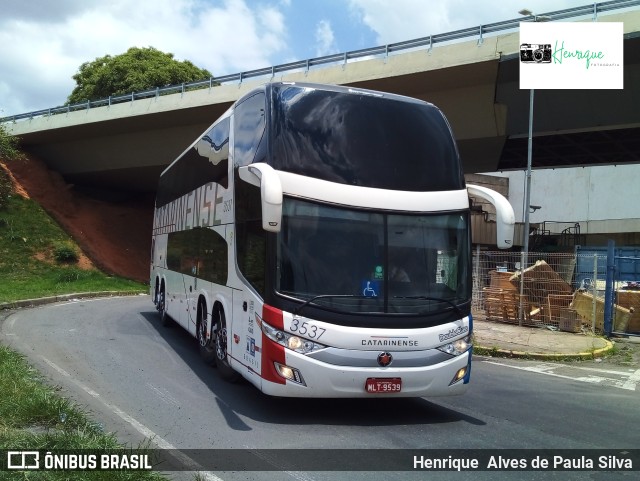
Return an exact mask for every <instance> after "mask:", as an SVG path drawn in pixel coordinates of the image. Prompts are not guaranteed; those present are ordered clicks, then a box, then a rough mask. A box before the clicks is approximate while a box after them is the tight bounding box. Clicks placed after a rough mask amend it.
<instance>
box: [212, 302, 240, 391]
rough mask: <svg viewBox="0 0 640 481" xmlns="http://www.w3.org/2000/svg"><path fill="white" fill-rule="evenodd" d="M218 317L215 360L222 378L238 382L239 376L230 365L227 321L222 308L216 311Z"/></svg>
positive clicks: (216, 319) (216, 321) (216, 320)
mask: <svg viewBox="0 0 640 481" xmlns="http://www.w3.org/2000/svg"><path fill="white" fill-rule="evenodd" d="M214 314H215V316H216V318H215V319H214V320H215V323H216V337H215V358H216V359H215V360H216V366H217V368H218V372H219V373H220V377H222V379H224V380H225V381H229V382H237V381H238V380H239V379H240V376H239V374H238V373H237V372H236V371H234V369H233V368H232V367H231V366H230V365H229V360H228V357H227V356H228V353H227V321H226V319H225V315H224V311H223V310H222V308H217V309H214Z"/></svg>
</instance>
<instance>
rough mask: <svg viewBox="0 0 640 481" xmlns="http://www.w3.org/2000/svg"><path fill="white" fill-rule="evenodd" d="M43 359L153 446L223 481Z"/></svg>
mask: <svg viewBox="0 0 640 481" xmlns="http://www.w3.org/2000/svg"><path fill="white" fill-rule="evenodd" d="M41 357H42V359H43V360H44V362H46V363H47V364H48V365H49V366H51V367H52V368H53V369H55V370H56V371H57V372H59V373H60V374H62V375H63V376H65V377H68V378H70V379H71V381H73V382H74V383H75V384H76V385H77V386H78V387H80V389H82V390H83V391H85V392H86V393H88V394H90V395H91V396H93V397H95V398H96V399H97V400H98V401H99V402H100V403H102V404H103V405H104V406H105V407H106V408H107V409H109V410H110V411H111V412H112V413H114V414H115V415H116V416H118V417H119V418H120V419H122V420H123V421H125V422H127V423H128V424H129V425H131V426H132V427H133V428H134V429H135V430H136V431H138V432H139V433H140V434H142V435H143V436H144V437H145V438H148V439H149V440H150V441H151V442H152V443H153V444H155V445H156V446H158V447H159V448H160V449H167V450H171V451H172V453H171V455H172V456H174V457H176V458H178V459H179V460H180V462H181V463H182V464H184V465H185V466H187V467H188V468H189V469H191V470H192V471H198V472H199V473H200V476H201V477H202V478H203V479H206V480H207V481H223V480H222V478H219V477H218V476H216V475H215V474H213V473H210V472H206V471H204V469H203V468H202V466H200V465H199V464H198V463H197V462H195V461H194V460H193V459H191V458H190V457H189V456H187V455H186V454H182V453H181V452H180V451H179V450H178V448H177V447H175V446H174V445H173V444H171V443H170V442H169V441H167V440H166V439H164V438H162V437H160V436H158V435H157V434H156V433H155V432H153V431H152V430H151V429H149V428H148V427H146V426H145V425H144V424H142V423H141V422H140V421H138V420H137V419H135V418H134V417H132V416H130V415H129V414H127V413H126V412H124V411H123V410H122V409H120V408H119V407H118V406H116V405H115V404H111V403H109V402H107V401H105V400H104V399H103V398H100V394H98V393H97V392H95V391H94V390H93V389H91V388H90V387H88V386H85V385H84V384H83V383H81V382H80V381H78V380H76V379H73V378H72V377H71V375H70V374H69V373H68V372H67V371H65V370H64V369H62V368H61V367H60V366H58V365H57V364H56V363H54V362H53V361H50V360H49V359H47V358H46V357H44V356H41Z"/></svg>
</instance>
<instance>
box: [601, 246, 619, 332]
mask: <svg viewBox="0 0 640 481" xmlns="http://www.w3.org/2000/svg"><path fill="white" fill-rule="evenodd" d="M615 245H616V244H615V242H614V241H612V240H609V241H608V242H607V282H606V284H605V288H604V323H603V324H604V325H603V328H604V335H605V336H606V337H611V331H612V330H613V329H612V322H611V318H612V314H613V271H614V270H615V267H616V261H615V258H614V256H615Z"/></svg>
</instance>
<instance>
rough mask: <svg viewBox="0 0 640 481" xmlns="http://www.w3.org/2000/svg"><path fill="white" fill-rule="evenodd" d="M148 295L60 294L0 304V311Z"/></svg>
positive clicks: (118, 292) (119, 292) (123, 292)
mask: <svg viewBox="0 0 640 481" xmlns="http://www.w3.org/2000/svg"><path fill="white" fill-rule="evenodd" d="M145 294H148V292H146V291H98V292H77V293H73V294H60V295H57V296H51V297H40V298H38V299H24V300H20V301H10V302H2V303H0V311H2V310H5V309H24V308H29V307H38V306H44V305H46V304H54V303H56V302H64V301H71V300H74V299H93V298H97V297H122V296H139V295H145Z"/></svg>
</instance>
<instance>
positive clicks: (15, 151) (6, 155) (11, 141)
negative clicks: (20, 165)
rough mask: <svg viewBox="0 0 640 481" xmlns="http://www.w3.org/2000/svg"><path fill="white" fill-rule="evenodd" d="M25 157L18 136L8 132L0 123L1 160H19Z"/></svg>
mask: <svg viewBox="0 0 640 481" xmlns="http://www.w3.org/2000/svg"><path fill="white" fill-rule="evenodd" d="M22 157H23V153H22V152H21V151H20V149H19V142H18V139H17V138H16V137H14V136H13V135H11V134H10V133H9V132H7V129H6V128H5V126H4V125H2V124H0V160H17V159H20V158H22Z"/></svg>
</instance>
